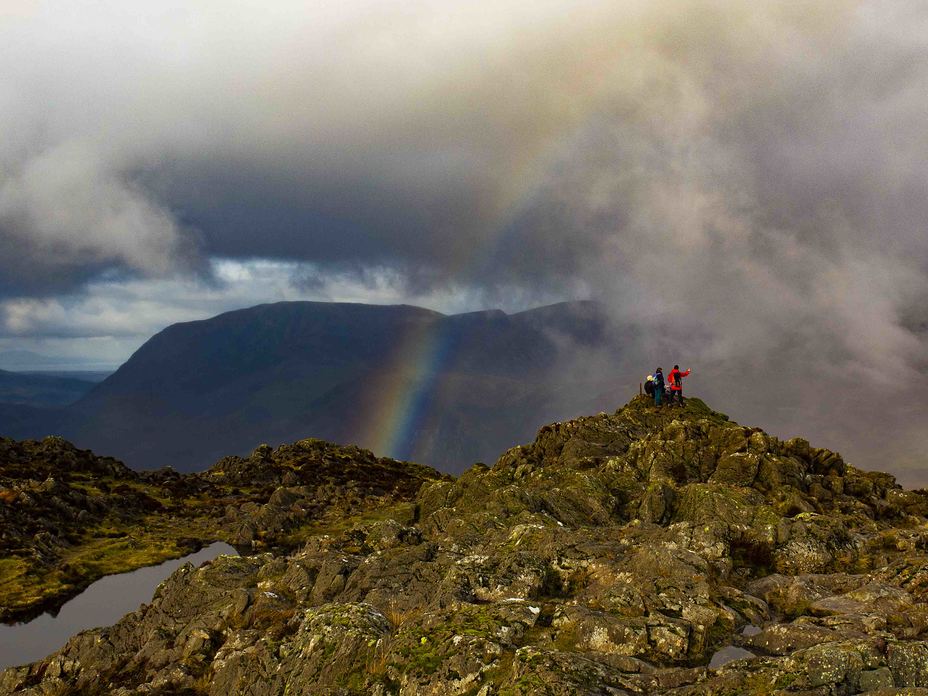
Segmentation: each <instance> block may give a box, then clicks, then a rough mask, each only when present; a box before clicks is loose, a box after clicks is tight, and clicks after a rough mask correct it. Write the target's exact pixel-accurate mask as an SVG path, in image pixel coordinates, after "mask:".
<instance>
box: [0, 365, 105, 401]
mask: <svg viewBox="0 0 928 696" xmlns="http://www.w3.org/2000/svg"><path fill="white" fill-rule="evenodd" d="M93 386H94V381H92V380H88V379H78V378H74V377H62V376H58V375H42V374H35V373H28V374H26V373H21V372H8V371H6V370H0V403H2V404H8V405H25V406H37V407H55V406H67V405H68V404H72V403H74V402H75V401H77V400H78V399H80V398H81V397H82V396H84V395H85V394H86V393H87V392H89V391H90V390H91V389H93Z"/></svg>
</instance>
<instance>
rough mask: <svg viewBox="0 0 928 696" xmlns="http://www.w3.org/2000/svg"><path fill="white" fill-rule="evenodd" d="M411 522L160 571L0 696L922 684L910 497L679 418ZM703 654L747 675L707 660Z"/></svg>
mask: <svg viewBox="0 0 928 696" xmlns="http://www.w3.org/2000/svg"><path fill="white" fill-rule="evenodd" d="M233 469H234V471H236V472H237V473H236V477H237V478H236V482H237V484H238V485H241V486H246V485H247V483H248V482H249V480H250V472H251V471H252V470H253V471H254V473H255V475H256V476H257V477H258V478H259V479H260V478H261V477H262V469H261V468H260V467H251V466H246V465H242V466H236V467H233ZM243 490H244V488H243ZM281 490H283V491H286V490H287V489H281ZM275 495H277V494H275ZM278 497H279V498H281V499H283V498H286V493H285V492H284V493H281V494H280V495H279V496H278ZM414 503H415V509H416V515H415V517H414V518H413V519H409V518H403V519H400V518H396V517H391V516H389V515H387V516H384V517H383V518H381V519H378V520H355V521H353V522H348V523H346V524H345V525H344V526H343V527H342V528H341V529H337V528H332V527H330V528H329V529H327V530H326V534H323V535H313V534H311V533H310V534H309V535H308V537H307V540H306V543H305V545H303V546H302V547H301V548H299V550H297V551H295V552H293V553H290V554H289V555H280V554H274V553H271V554H260V555H256V556H252V557H245V558H238V557H236V558H232V557H221V558H219V559H217V560H216V561H213V562H212V563H210V564H207V565H205V566H203V567H201V568H200V569H193V568H192V567H188V568H182V569H180V570H178V571H177V572H176V573H174V575H173V576H172V577H171V578H169V579H168V580H167V581H166V582H165V583H164V584H163V585H162V586H161V588H160V589H159V590H158V592H157V594H156V595H155V597H154V598H153V600H152V603H151V604H150V605H146V606H143V607H141V608H140V609H139V610H138V611H137V612H133V613H132V614H129V615H127V616H126V617H125V618H124V619H123V620H121V621H120V622H119V623H118V624H116V625H115V626H113V627H111V628H101V629H95V630H92V631H88V632H85V633H82V634H80V635H78V636H75V637H74V638H72V639H71V641H70V642H69V643H68V644H67V645H66V646H65V647H64V648H63V649H62V650H61V651H59V652H58V653H56V654H55V655H52V656H50V657H49V658H47V659H46V660H43V661H40V662H38V663H35V664H34V665H30V666H26V667H22V668H18V669H11V670H7V671H5V672H3V673H0V694H12V693H23V694H39V693H41V694H78V693H80V694H88V695H92V694H103V693H107V694H120V695H122V696H126V695H128V694H136V693H151V692H152V689H154V692H155V693H165V694H167V693H189V694H211V695H215V696H219V695H222V694H230V693H249V694H255V695H263V694H268V695H270V694H279V693H325V694H343V695H353V694H358V695H360V694H371V693H373V694H381V695H382V696H386V695H388V694H395V695H403V696H405V695H411V694H428V695H435V696H438V695H444V694H455V695H461V696H464V695H465V694H467V695H474V694H483V695H487V694H498V695H499V696H504V695H515V694H520V695H521V694H525V695H526V696H527V695H529V694H554V695H558V696H560V695H563V696H568V695H572V694H671V695H672V696H694V695H696V694H706V695H709V694H781V695H783V696H786V695H787V694H807V695H816V696H826V695H836V694H856V693H868V694H871V695H872V696H888V695H889V694H899V693H911V694H913V695H914V694H919V693H922V691H920V690H918V687H925V686H926V685H928V603H926V600H928V517H926V514H928V494H926V492H924V491H921V492H913V491H905V490H902V489H901V488H900V487H899V486H898V485H896V484H895V482H894V480H893V478H892V477H891V476H889V475H887V474H880V473H875V472H864V471H859V470H857V469H855V468H854V467H852V466H850V465H848V464H847V463H846V462H844V460H843V459H842V457H841V456H840V455H839V454H837V453H835V452H831V451H828V450H823V449H818V448H815V447H812V446H810V444H809V443H808V442H806V441H805V440H802V439H798V438H796V439H792V440H787V441H781V440H778V439H776V438H774V437H771V436H769V435H767V434H766V433H764V432H763V431H761V430H759V429H757V428H748V427H743V426H740V425H738V424H736V423H733V422H731V421H729V420H728V419H727V417H725V416H724V415H722V414H719V413H716V412H713V411H711V410H710V409H709V408H707V407H706V406H705V405H704V404H703V403H702V402H700V401H699V400H697V399H690V400H689V402H688V404H687V406H686V407H685V408H682V409H680V408H665V409H663V410H657V409H655V408H654V407H653V406H652V405H650V403H649V401H648V400H647V399H644V398H635V399H633V400H632V401H631V402H630V403H629V404H628V405H627V406H625V407H624V408H623V409H621V410H619V411H616V412H615V413H612V414H606V413H601V414H599V415H597V416H589V417H583V418H577V419H574V420H571V421H566V422H561V423H554V424H552V425H549V426H546V427H544V428H542V429H541V430H540V431H539V432H538V435H537V437H536V438H535V440H534V441H533V442H532V443H531V444H529V445H526V446H521V447H515V448H513V449H511V450H509V451H507V452H505V453H504V454H503V455H502V456H501V457H500V458H499V459H498V461H497V462H496V464H495V465H494V466H493V467H492V468H488V467H486V466H475V467H473V468H471V469H470V470H468V471H467V472H466V473H464V474H463V475H462V476H461V477H460V478H458V479H457V480H436V479H432V480H427V481H425V482H424V483H423V484H422V487H421V488H420V490H419V492H418V494H417V495H416V496H415V499H414ZM720 648H725V649H726V650H728V651H732V650H733V649H734V648H739V649H740V650H741V651H742V652H741V653H740V655H741V656H742V657H744V658H745V659H741V660H737V661H733V662H729V663H728V664H725V665H724V666H719V665H718V664H710V658H712V657H713V655H715V654H716V651H718V650H719V649H720ZM907 688H911V689H913V690H911V691H904V689H907Z"/></svg>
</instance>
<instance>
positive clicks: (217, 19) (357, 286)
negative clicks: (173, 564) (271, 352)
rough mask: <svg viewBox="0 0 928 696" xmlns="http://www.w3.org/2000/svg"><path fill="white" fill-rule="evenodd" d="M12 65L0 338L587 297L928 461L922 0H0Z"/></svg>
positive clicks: (701, 359)
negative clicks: (345, 303)
mask: <svg viewBox="0 0 928 696" xmlns="http://www.w3.org/2000/svg"><path fill="white" fill-rule="evenodd" d="M0 62H2V65H3V66H4V67H3V71H2V74H0V132H2V133H3V134H4V137H3V138H2V139H0V244H2V247H0V248H2V250H3V253H2V254H0V351H2V350H11V349H29V350H36V351H38V352H42V353H46V354H51V355H60V356H64V357H65V358H66V359H67V360H72V361H74V362H75V364H76V363H81V362H87V361H89V360H93V361H95V362H109V363H118V362H120V361H121V360H123V359H124V358H125V357H126V356H127V355H128V354H129V353H130V352H131V351H132V350H134V348H136V347H137V346H138V345H139V344H140V343H141V342H143V341H144V340H145V339H146V338H147V337H148V336H150V335H151V334H152V333H154V332H155V331H157V330H159V329H160V328H162V327H163V326H164V325H166V324H169V323H171V322H174V321H179V320H188V319H195V318H201V317H206V316H211V315H213V314H215V313H218V312H220V311H223V310H226V309H231V308H235V307H241V306H247V305H252V304H257V303H260V302H267V301H273V300H278V299H300V298H303V299H327V300H328V299H331V300H352V301H369V302H378V303H383V302H410V303H415V304H421V305H425V306H429V307H432V308H435V309H439V310H442V311H457V310H467V309H476V308H481V307H496V306H499V307H503V308H505V309H510V310H513V309H520V308H524V307H529V306H533V305H536V304H542V303H546V302H551V301H557V300H562V299H576V298H593V299H597V300H600V301H602V302H603V303H604V304H605V305H606V306H607V307H608V308H609V310H610V311H611V312H612V313H613V314H614V315H615V316H616V317H617V319H619V320H621V321H623V322H626V323H628V322H631V323H632V324H634V325H635V326H636V327H637V328H638V329H639V330H640V331H639V332H638V333H636V335H640V336H642V337H643V342H642V343H641V344H639V345H636V346H635V349H634V351H632V353H633V354H634V355H635V357H636V359H637V358H638V357H640V358H641V359H642V360H647V361H648V363H650V362H652V360H651V357H652V355H653V354H655V353H658V354H662V355H669V354H670V355H676V354H683V355H686V356H687V358H688V359H689V361H691V362H692V364H693V366H694V367H696V366H699V368H700V369H697V373H696V374H702V375H705V378H704V381H703V383H702V384H701V388H702V389H703V390H704V391H705V392H706V393H707V394H709V395H710V396H713V397H714V398H715V399H717V400H719V401H720V402H721V403H722V405H724V406H726V407H730V408H732V409H733V410H734V413H733V415H738V416H742V419H743V420H747V421H750V420H751V419H755V422H759V423H761V424H764V425H770V427H772V428H774V429H776V428H782V429H785V428H788V427H800V428H801V429H802V428H804V429H805V430H806V431H808V432H811V433H812V434H813V435H818V436H820V437H822V438H824V439H825V440H826V444H832V443H833V442H841V441H843V439H847V438H850V439H851V440H852V443H851V445H849V448H850V449H851V451H853V452H857V453H859V456H860V457H866V458H867V461H868V462H871V463H874V465H876V462H878V460H879V459H880V458H881V457H891V458H892V460H893V461H894V462H896V461H901V460H905V461H906V462H908V463H907V464H905V466H906V467H908V468H909V469H914V468H918V467H920V466H921V465H922V464H923V463H924V462H925V461H926V459H925V455H924V454H922V453H923V452H925V451H926V449H928V426H926V423H925V414H926V413H928V377H926V371H928V340H926V331H928V234H926V230H925V226H926V221H928V195H926V194H928V190H926V187H928V164H926V163H928V129H926V128H925V123H926V122H928V5H926V4H925V3H924V2H921V1H920V0H880V1H879V2H876V1H864V0H814V1H808V2H806V1H804V0H783V1H782V2H778V1H772V2H765V3H756V2H748V1H744V2H742V1H740V0H534V1H533V2H516V1H508V0H493V1H492V2H491V1H488V0H474V1H473V2H468V3H449V2H447V0H407V1H406V2H402V3H397V2H388V1H384V0H340V1H339V2H328V1H326V2H322V1H318V2H306V0H299V1H297V0H274V2H270V3H268V2H260V3H259V2H254V1H252V0H222V2H219V1H218V0H217V1H216V2H212V1H203V2H197V3H189V2H179V1H175V0H162V1H160V2H149V1H147V0H146V1H145V2H142V1H138V0H92V1H91V0H68V1H67V2H64V1H61V0H58V1H54V2H52V1H48V2H42V1H40V0H5V2H3V3H2V4H0ZM662 360H663V361H664V362H667V361H668V358H663V359H662ZM669 360H671V361H672V360H673V358H669ZM700 370H701V371H700ZM696 374H694V379H695V378H696ZM636 375H637V372H636ZM694 384H696V382H694ZM887 448H890V449H892V452H891V453H888V449H887ZM899 466H902V465H899Z"/></svg>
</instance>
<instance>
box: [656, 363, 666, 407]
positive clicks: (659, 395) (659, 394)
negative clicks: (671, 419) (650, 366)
mask: <svg viewBox="0 0 928 696" xmlns="http://www.w3.org/2000/svg"><path fill="white" fill-rule="evenodd" d="M663 398H664V371H663V370H661V368H657V369H656V370H654V405H655V406H660V405H661V400H662V399H663Z"/></svg>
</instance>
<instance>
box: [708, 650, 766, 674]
mask: <svg viewBox="0 0 928 696" xmlns="http://www.w3.org/2000/svg"><path fill="white" fill-rule="evenodd" d="M746 657H757V655H755V654H754V653H752V652H751V651H750V650H745V649H744V648H739V647H736V646H734V645H726V646H725V647H724V648H722V649H721V650H717V651H716V652H715V654H714V655H713V656H712V659H711V660H710V661H709V669H718V668H719V667H721V666H722V665H727V664H728V663H729V662H734V661H735V660H743V659H744V658H746Z"/></svg>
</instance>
